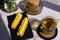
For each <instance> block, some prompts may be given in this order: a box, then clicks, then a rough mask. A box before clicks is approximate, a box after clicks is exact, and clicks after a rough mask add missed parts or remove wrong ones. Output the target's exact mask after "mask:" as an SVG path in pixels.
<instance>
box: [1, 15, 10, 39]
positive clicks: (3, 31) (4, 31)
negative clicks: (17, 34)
mask: <svg viewBox="0 0 60 40" xmlns="http://www.w3.org/2000/svg"><path fill="white" fill-rule="evenodd" d="M0 40H11V39H10V36H9V34H8V31H7V29H6V27H5V25H4V22H3V20H2V18H1V16H0Z"/></svg>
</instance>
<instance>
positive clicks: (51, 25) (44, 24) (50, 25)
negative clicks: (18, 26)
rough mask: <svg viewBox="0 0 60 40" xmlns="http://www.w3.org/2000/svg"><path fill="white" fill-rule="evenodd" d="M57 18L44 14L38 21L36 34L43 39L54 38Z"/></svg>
mask: <svg viewBox="0 0 60 40" xmlns="http://www.w3.org/2000/svg"><path fill="white" fill-rule="evenodd" d="M57 24H58V23H57V20H56V19H55V18H54V17H52V16H46V17H44V18H43V19H42V21H41V22H40V25H39V27H38V29H37V31H38V34H39V35H40V36H42V37H43V38H45V39H51V38H54V37H55V36H56V35H57Z"/></svg>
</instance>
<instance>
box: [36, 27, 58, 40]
mask: <svg viewBox="0 0 60 40" xmlns="http://www.w3.org/2000/svg"><path fill="white" fill-rule="evenodd" d="M57 33H58V29H57V28H56V29H55V33H54V34H43V33H42V30H41V29H40V28H39V27H38V28H37V34H38V35H39V37H41V38H42V39H45V40H50V39H54V38H55V37H56V36H57ZM48 35H49V36H50V37H47V36H48ZM51 35H53V36H52V37H51ZM45 36H46V37H45Z"/></svg>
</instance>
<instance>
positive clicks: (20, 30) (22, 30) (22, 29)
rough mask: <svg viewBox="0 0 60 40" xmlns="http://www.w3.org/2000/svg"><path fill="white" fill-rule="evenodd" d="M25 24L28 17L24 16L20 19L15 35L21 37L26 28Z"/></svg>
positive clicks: (26, 24)
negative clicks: (20, 22)
mask: <svg viewBox="0 0 60 40" xmlns="http://www.w3.org/2000/svg"><path fill="white" fill-rule="evenodd" d="M27 26H28V18H26V17H25V18H24V19H23V20H22V24H21V25H20V27H19V28H18V31H17V36H20V37H22V36H23V35H24V33H25V31H26V29H27Z"/></svg>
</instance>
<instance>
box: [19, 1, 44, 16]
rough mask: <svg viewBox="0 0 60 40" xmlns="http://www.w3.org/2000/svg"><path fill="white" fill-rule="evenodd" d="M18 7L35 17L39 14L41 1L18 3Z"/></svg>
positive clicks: (41, 6) (41, 5)
mask: <svg viewBox="0 0 60 40" xmlns="http://www.w3.org/2000/svg"><path fill="white" fill-rule="evenodd" d="M19 7H20V8H21V9H22V10H23V11H25V12H27V13H28V14H31V15H37V14H39V13H41V11H42V8H43V3H42V1H41V0H25V1H21V2H20V3H19Z"/></svg>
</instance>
